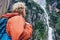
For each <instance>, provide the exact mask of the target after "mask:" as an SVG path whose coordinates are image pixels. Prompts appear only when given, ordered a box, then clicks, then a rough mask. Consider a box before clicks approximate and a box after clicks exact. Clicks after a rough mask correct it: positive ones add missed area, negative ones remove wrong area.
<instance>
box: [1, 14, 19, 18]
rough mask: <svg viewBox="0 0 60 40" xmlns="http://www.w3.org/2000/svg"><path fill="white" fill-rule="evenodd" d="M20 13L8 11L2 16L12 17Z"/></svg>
mask: <svg viewBox="0 0 60 40" xmlns="http://www.w3.org/2000/svg"><path fill="white" fill-rule="evenodd" d="M17 15H18V13H7V14H3V15H2V18H8V19H9V18H11V17H13V16H17Z"/></svg>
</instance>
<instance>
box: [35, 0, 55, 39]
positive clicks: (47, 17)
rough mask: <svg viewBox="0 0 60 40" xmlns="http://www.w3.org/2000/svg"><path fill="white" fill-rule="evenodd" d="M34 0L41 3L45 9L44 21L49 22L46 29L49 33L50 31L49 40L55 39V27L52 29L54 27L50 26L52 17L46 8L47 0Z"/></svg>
mask: <svg viewBox="0 0 60 40" xmlns="http://www.w3.org/2000/svg"><path fill="white" fill-rule="evenodd" d="M34 1H35V2H37V3H38V4H39V5H40V7H41V8H42V9H43V10H44V17H45V19H44V21H45V23H46V24H47V26H46V29H47V33H48V35H47V40H54V39H53V29H52V27H50V26H49V19H50V18H49V16H48V13H47V11H46V9H45V8H46V0H34Z"/></svg>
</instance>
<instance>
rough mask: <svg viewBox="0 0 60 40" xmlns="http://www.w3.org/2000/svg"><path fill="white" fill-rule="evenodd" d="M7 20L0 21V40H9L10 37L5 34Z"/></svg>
mask: <svg viewBox="0 0 60 40" xmlns="http://www.w3.org/2000/svg"><path fill="white" fill-rule="evenodd" d="M7 20H8V19H7V18H1V19H0V40H11V37H10V36H8V34H7V33H6V24H7Z"/></svg>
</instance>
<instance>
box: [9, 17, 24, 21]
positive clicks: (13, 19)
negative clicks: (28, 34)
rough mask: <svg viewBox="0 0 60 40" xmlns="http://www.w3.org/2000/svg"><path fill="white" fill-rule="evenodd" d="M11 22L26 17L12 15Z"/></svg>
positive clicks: (22, 19)
mask: <svg viewBox="0 0 60 40" xmlns="http://www.w3.org/2000/svg"><path fill="white" fill-rule="evenodd" d="M8 21H9V22H12V21H25V19H24V18H23V17H21V16H14V17H11V18H10V19H8Z"/></svg>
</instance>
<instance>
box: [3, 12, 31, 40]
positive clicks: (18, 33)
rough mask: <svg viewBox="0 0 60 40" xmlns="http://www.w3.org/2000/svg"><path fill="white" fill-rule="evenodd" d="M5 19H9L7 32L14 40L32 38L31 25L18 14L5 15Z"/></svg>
mask: <svg viewBox="0 0 60 40" xmlns="http://www.w3.org/2000/svg"><path fill="white" fill-rule="evenodd" d="M7 15H8V16H7ZM3 17H6V18H9V19H8V22H7V26H6V32H7V33H8V35H9V36H11V37H12V40H28V39H29V38H30V37H31V36H32V26H31V24H29V23H27V22H25V19H24V18H23V17H22V16H19V15H18V13H12V14H10V13H8V14H4V15H3Z"/></svg>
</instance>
